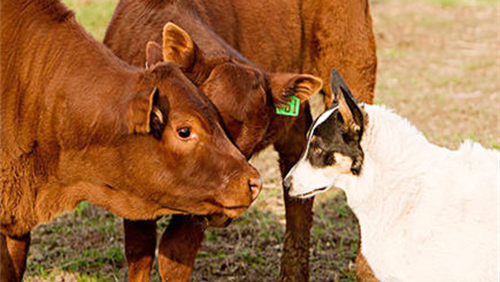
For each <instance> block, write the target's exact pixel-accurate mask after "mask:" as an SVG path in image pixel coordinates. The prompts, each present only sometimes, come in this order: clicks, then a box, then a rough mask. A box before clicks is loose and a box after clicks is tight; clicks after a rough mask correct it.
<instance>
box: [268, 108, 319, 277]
mask: <svg viewBox="0 0 500 282" xmlns="http://www.w3.org/2000/svg"><path fill="white" fill-rule="evenodd" d="M311 119H312V118H311V113H310V110H309V106H308V105H306V107H305V109H304V113H303V114H302V115H301V116H300V118H299V120H297V121H296V122H295V124H294V126H293V127H292V129H291V130H290V131H289V133H288V134H287V136H285V137H284V138H282V139H281V140H279V141H278V142H277V143H276V144H275V148H276V150H277V151H278V153H279V156H280V169H281V174H282V176H283V177H284V176H285V175H286V173H288V171H289V170H290V169H291V168H292V167H293V165H294V164H295V163H296V162H297V161H298V160H299V158H300V156H301V154H302V150H303V149H305V147H306V142H307V140H306V133H307V130H308V128H309V126H310V124H311V123H312V120H311ZM284 198H285V209H286V233H285V243H284V249H283V256H282V258H281V271H280V277H279V281H283V282H285V281H297V282H298V281H300V282H303V281H308V280H309V248H310V229H311V227H312V221H313V213H312V206H313V200H314V198H310V199H306V200H302V199H295V198H292V197H289V196H288V194H287V193H286V191H285V192H284Z"/></svg>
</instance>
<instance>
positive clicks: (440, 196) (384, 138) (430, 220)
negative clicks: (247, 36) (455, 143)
mask: <svg viewBox="0 0 500 282" xmlns="http://www.w3.org/2000/svg"><path fill="white" fill-rule="evenodd" d="M332 91H333V92H334V94H335V97H336V99H337V101H338V104H337V105H336V106H334V107H332V108H331V109H329V110H328V111H326V112H325V113H323V114H322V115H321V116H320V117H319V118H318V119H317V120H316V121H315V122H314V124H313V126H312V127H311V129H310V131H309V133H308V140H309V142H308V145H307V148H306V150H305V152H304V154H303V156H302V158H301V159H300V160H299V162H298V163H297V164H296V165H295V166H294V167H293V168H292V170H291V171H290V172H289V174H288V175H287V176H286V178H285V181H284V183H285V187H287V189H288V193H289V195H291V196H294V197H300V198H307V197H311V196H313V195H315V194H317V193H320V192H322V191H326V190H327V189H329V188H330V187H332V186H335V187H338V188H341V189H342V190H344V191H345V193H346V196H347V201H348V204H349V206H350V207H351V208H352V210H353V212H354V213H355V214H356V216H357V218H358V220H359V223H360V229H361V250H360V255H362V256H364V258H365V259H366V261H367V262H368V264H369V265H370V267H371V269H372V270H373V274H374V275H375V277H376V278H377V279H378V280H380V281H384V282H390V281H405V282H413V281H414V282H423V281H426V282H427V281H428V282H433V281H440V282H448V281H454V282H479V281H484V282H492V281H498V278H499V277H498V275H499V265H498V255H499V186H500V181H499V178H500V153H499V152H498V151H495V150H488V149H485V148H483V147H481V145H480V144H477V143H473V142H471V141H466V142H465V143H464V144H463V145H462V146H461V147H460V149H459V150H456V151H450V150H448V149H446V148H442V147H438V146H436V145H433V144H431V143H429V142H428V141H427V139H426V138H425V137H424V136H423V134H421V133H420V132H419V131H418V130H417V129H416V128H415V127H413V126H412V125H411V124H410V123H409V122H408V121H407V120H405V119H404V118H402V117H400V116H398V115H397V114H395V113H393V112H392V111H390V110H388V109H386V108H385V107H383V106H374V105H358V104H357V103H356V101H355V99H354V98H353V96H352V94H351V92H350V90H349V88H348V87H347V85H346V84H345V82H344V81H343V80H342V78H341V77H340V75H339V74H338V73H337V72H336V71H335V70H334V71H332ZM360 278H361V279H362V277H360Z"/></svg>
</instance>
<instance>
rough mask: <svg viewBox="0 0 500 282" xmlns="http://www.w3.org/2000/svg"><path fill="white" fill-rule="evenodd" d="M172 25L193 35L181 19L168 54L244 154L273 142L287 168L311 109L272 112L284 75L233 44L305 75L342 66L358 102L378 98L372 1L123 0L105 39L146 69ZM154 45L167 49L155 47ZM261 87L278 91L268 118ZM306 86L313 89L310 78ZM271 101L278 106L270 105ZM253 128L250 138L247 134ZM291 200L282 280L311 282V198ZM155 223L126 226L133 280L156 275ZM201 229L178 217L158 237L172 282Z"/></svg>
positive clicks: (185, 272) (188, 261)
mask: <svg viewBox="0 0 500 282" xmlns="http://www.w3.org/2000/svg"><path fill="white" fill-rule="evenodd" d="M168 21H171V22H173V23H175V24H176V25H178V26H181V27H182V28H183V29H185V30H186V31H187V32H186V31H184V30H182V29H180V28H177V27H176V26H175V25H170V27H169V28H168V29H167V30H164V33H165V34H166V35H167V36H165V38H166V39H168V40H167V41H166V42H164V45H165V46H166V47H168V48H170V50H171V51H168V50H167V52H166V53H164V56H165V58H166V59H167V60H168V61H174V62H176V63H178V64H180V65H181V66H182V67H183V70H184V71H185V73H186V74H187V75H188V76H189V77H190V78H191V79H192V80H193V81H194V82H195V84H196V85H198V86H199V87H200V88H201V89H203V91H204V93H205V94H206V95H208V96H209V97H210V99H211V100H212V101H213V102H214V104H215V105H216V106H217V108H218V109H219V111H220V112H221V115H222V117H223V119H224V121H225V123H226V124H227V125H228V128H229V131H230V133H231V135H233V137H234V139H235V140H236V143H237V144H238V146H239V147H240V149H242V151H243V152H244V154H245V155H247V156H251V155H252V153H254V152H256V151H259V150H261V149H263V148H264V147H266V146H267V145H269V144H274V146H275V148H276V149H277V150H278V152H279V155H280V165H281V171H282V173H286V172H287V171H288V169H289V168H290V167H291V166H292V165H293V164H294V163H295V162H296V161H297V160H298V158H299V156H300V154H301V150H302V148H304V147H305V132H306V130H307V128H308V126H309V124H310V122H311V117H310V114H309V108H308V106H307V105H306V106H305V107H303V108H302V109H301V112H302V115H301V117H299V118H298V119H296V120H294V118H283V117H279V116H276V115H274V114H273V112H274V106H276V104H280V100H279V99H276V95H275V94H277V91H272V90H273V89H275V88H273V87H271V85H273V84H272V83H271V82H272V81H273V78H274V77H279V76H281V77H286V76H283V74H282V73H274V74H270V73H268V72H266V71H263V69H260V68H258V67H256V66H255V65H253V64H252V63H250V62H249V61H248V60H247V59H245V58H244V57H243V56H242V55H241V54H240V53H238V52H236V51H235V50H234V49H233V48H235V49H236V50H238V51H240V52H241V53H242V54H244V55H245V56H247V57H248V58H249V59H251V60H252V61H253V62H254V63H258V64H259V65H260V66H262V67H263V68H264V69H265V70H267V71H275V72H282V71H287V72H302V71H306V72H310V73H313V74H317V75H318V76H320V77H322V78H323V79H327V78H328V76H329V73H330V70H331V68H332V67H335V68H337V69H338V70H340V71H341V72H342V74H343V76H344V77H345V78H346V80H347V81H348V83H349V84H350V85H353V87H352V88H354V89H355V93H358V94H359V95H358V97H357V98H358V99H359V100H360V101H363V102H367V103H372V102H373V90H374V86H375V71H376V63H377V62H376V55H375V42H374V37H373V31H372V26H371V16H370V12H369V4H368V1H367V0H362V1H356V0H349V1H331V0H328V1H310V0H302V1H292V0H278V1H264V0H257V1H245V0H216V1H203V0H192V1H168V0H121V1H120V3H119V4H118V7H117V9H116V11H115V14H114V17H113V19H112V21H111V24H110V27H109V28H108V32H107V34H106V38H105V41H104V42H105V44H107V45H108V46H110V47H111V49H112V50H113V51H114V52H115V54H117V55H118V56H119V57H121V58H122V59H124V60H126V61H128V62H130V63H133V64H136V65H142V64H143V63H144V62H145V61H144V58H143V56H141V54H142V53H143V46H144V44H145V43H146V42H148V41H150V40H154V41H157V42H160V40H161V32H160V30H161V26H162V25H163V24H164V23H165V22H168ZM226 42H228V43H229V44H230V45H231V46H232V47H233V48H232V47H230V46H229V45H228V44H227V43H226ZM149 46H150V48H151V49H156V50H159V47H158V46H156V47H155V44H150V45H149ZM157 53H159V52H157ZM292 77H293V76H292ZM274 85H276V84H274ZM281 86H283V84H281ZM256 88H257V89H258V88H263V89H266V91H265V92H267V94H266V95H270V96H271V97H269V98H268V99H266V102H267V103H268V104H267V105H266V106H267V114H252V113H249V112H248V109H254V110H255V109H258V108H260V109H262V112H263V111H265V109H264V108H263V105H262V104H260V105H259V102H260V101H262V100H260V101H255V100H253V99H254V97H256V91H255V89H256ZM299 88H300V87H299ZM305 88H306V89H307V88H309V89H310V90H309V92H313V91H315V90H312V89H314V84H312V83H309V86H307V87H305ZM219 89H224V90H228V91H227V92H228V94H227V95H225V96H221V95H220V93H219V92H220V91H217V90H219ZM281 89H283V88H281ZM285 89H286V88H285ZM288 90H290V89H288ZM288 90H287V92H288ZM323 91H324V92H325V93H326V95H325V97H326V98H327V101H326V102H327V104H328V102H329V101H328V97H331V91H330V89H329V87H325V88H324V89H323ZM309 94H312V93H309ZM308 96H309V95H308ZM257 97H258V96H257ZM270 101H273V102H274V103H275V104H272V103H271V105H269V104H270V103H269V102H270ZM270 115H271V117H269V116H270ZM246 124H248V125H249V126H245V125H246ZM252 124H253V126H251V125H252ZM245 128H246V129H245ZM251 130H253V133H252V134H246V135H245V133H249V132H252V131H251ZM285 206H286V211H287V231H286V236H285V248H284V255H283V258H282V268H281V275H280V277H281V279H282V280H287V281H307V280H308V259H309V238H310V235H309V229H310V227H311V222H312V213H311V208H312V200H307V201H296V200H293V199H290V198H288V197H287V196H286V195H285ZM134 225H135V226H134ZM155 227H156V225H155V223H154V222H146V223H145V222H142V223H131V222H126V224H125V231H126V254H127V259H128V260H129V280H130V281H148V280H149V269H150V268H151V264H152V261H153V257H154V248H155V245H154V243H151V244H149V245H147V244H144V241H147V240H145V238H149V241H150V242H154V239H155V235H156V233H155ZM141 231H142V232H141ZM202 232H203V226H202V227H200V225H199V224H197V223H196V222H193V221H191V222H189V221H188V220H185V219H184V220H183V219H181V218H179V217H177V218H175V219H174V220H173V221H172V223H171V225H170V226H169V227H168V229H167V231H166V232H165V233H164V234H163V237H162V241H161V243H160V268H161V273H162V277H163V278H164V279H165V280H168V281H187V280H189V277H190V273H191V270H192V265H193V263H194V259H195V255H196V251H197V250H198V248H199V247H200V245H201V240H202V238H203V233H202Z"/></svg>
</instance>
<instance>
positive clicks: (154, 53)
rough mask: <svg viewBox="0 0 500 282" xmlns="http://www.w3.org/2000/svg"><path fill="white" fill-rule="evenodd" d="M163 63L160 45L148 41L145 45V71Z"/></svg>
mask: <svg viewBox="0 0 500 282" xmlns="http://www.w3.org/2000/svg"><path fill="white" fill-rule="evenodd" d="M161 62H163V54H162V49H161V46H160V44H158V43H156V42H154V41H149V42H148V44H147V45H146V69H148V68H150V67H152V66H154V65H156V64H157V63H161Z"/></svg>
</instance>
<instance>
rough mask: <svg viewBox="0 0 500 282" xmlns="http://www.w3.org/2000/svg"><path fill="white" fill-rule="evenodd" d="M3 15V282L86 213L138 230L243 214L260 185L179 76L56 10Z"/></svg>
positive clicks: (8, 0) (17, 0)
mask: <svg viewBox="0 0 500 282" xmlns="http://www.w3.org/2000/svg"><path fill="white" fill-rule="evenodd" d="M0 7H1V13H0V19H1V20H0V23H1V30H0V34H1V40H0V43H1V45H0V49H1V73H0V74H1V84H0V90H1V92H0V93H1V96H0V97H1V139H0V141H1V154H0V158H1V161H0V167H1V175H0V197H1V198H0V207H1V210H0V231H1V240H0V241H1V242H0V243H1V268H0V269H1V271H0V272H1V273H0V281H2V282H4V281H20V280H21V278H22V275H23V272H24V269H25V266H26V254H27V251H28V247H29V241H30V235H29V232H30V230H31V228H33V227H34V226H35V225H37V224H38V223H39V222H46V221H49V220H51V219H52V218H53V217H54V216H56V215H57V214H59V213H61V212H63V211H66V210H69V209H73V208H74V207H75V206H76V205H77V204H78V203H79V202H80V201H84V200H87V201H90V202H91V203H93V204H96V205H98V206H101V207H103V208H105V209H107V210H109V211H111V212H113V213H115V214H116V215H118V216H121V217H124V218H128V219H133V220H147V219H154V218H156V217H158V216H160V215H164V214H198V215H207V214H221V215H223V216H227V217H229V218H234V217H236V216H238V215H240V214H241V213H242V212H243V211H245V210H246V209H247V208H248V206H249V205H250V204H251V202H252V201H253V200H254V199H255V197H256V196H257V194H258V193H259V191H260V186H261V181H260V177H259V175H258V173H257V171H256V170H255V169H254V168H253V167H252V166H251V165H249V164H248V162H247V161H246V158H245V157H244V156H243V154H241V152H240V151H239V150H238V149H237V148H236V146H235V145H234V144H233V143H232V142H231V141H230V140H229V139H228V137H227V135H226V134H225V130H224V128H223V127H222V126H221V123H220V122H221V120H220V118H219V115H218V113H217V111H216V109H215V107H213V105H212V104H211V102H210V101H209V100H208V99H207V98H206V97H205V96H204V95H203V94H202V93H201V92H200V91H199V90H198V89H197V88H196V87H195V86H194V85H193V84H192V83H191V82H190V80H189V79H187V78H186V77H185V76H184V74H183V73H182V72H181V71H180V70H179V69H178V67H176V66H173V65H172V64H171V63H163V62H159V63H157V64H154V66H152V67H151V68H149V69H148V70H143V69H140V68H136V67H133V66H130V65H128V64H127V63H125V62H123V61H121V60H120V59H118V58H117V57H116V56H114V55H113V54H112V52H111V51H109V49H107V48H106V47H105V46H104V45H103V44H102V43H99V42H97V41H95V40H94V39H93V38H91V37H90V36H89V35H88V34H87V33H85V31H84V30H83V28H81V27H80V26H79V25H78V24H77V22H76V20H75V18H74V15H73V13H72V12H71V11H70V10H68V9H67V8H66V6H64V4H61V3H60V2H59V1H58V0H2V1H1V6H0ZM148 55H149V57H153V56H152V54H148ZM214 160H217V161H214Z"/></svg>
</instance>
